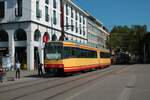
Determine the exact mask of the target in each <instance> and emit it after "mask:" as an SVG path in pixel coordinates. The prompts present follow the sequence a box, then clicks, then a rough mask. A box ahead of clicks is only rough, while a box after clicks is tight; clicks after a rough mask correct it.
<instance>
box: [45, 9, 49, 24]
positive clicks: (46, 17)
mask: <svg viewBox="0 0 150 100" xmlns="http://www.w3.org/2000/svg"><path fill="white" fill-rule="evenodd" d="M45 21H47V22H48V21H49V14H48V7H47V6H45Z"/></svg>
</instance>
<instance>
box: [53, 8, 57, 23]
mask: <svg viewBox="0 0 150 100" xmlns="http://www.w3.org/2000/svg"><path fill="white" fill-rule="evenodd" d="M53 24H54V25H56V24H57V16H56V11H55V10H53Z"/></svg>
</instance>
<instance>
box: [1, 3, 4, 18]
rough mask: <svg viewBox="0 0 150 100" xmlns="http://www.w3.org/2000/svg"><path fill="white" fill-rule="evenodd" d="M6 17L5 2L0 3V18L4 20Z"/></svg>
mask: <svg viewBox="0 0 150 100" xmlns="http://www.w3.org/2000/svg"><path fill="white" fill-rule="evenodd" d="M4 16H5V2H4V1H1V2H0V18H4Z"/></svg>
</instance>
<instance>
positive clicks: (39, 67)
mask: <svg viewBox="0 0 150 100" xmlns="http://www.w3.org/2000/svg"><path fill="white" fill-rule="evenodd" d="M42 67H43V64H42V63H40V64H39V65H38V75H39V76H40V75H43V71H42Z"/></svg>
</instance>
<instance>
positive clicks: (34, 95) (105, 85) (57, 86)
mask: <svg viewBox="0 0 150 100" xmlns="http://www.w3.org/2000/svg"><path fill="white" fill-rule="evenodd" d="M23 73H26V74H23ZM23 73H22V77H21V79H15V81H5V82H4V83H0V100H150V95H149V94H150V86H149V84H150V65H149V64H146V65H143V64H139V65H138V64H135V65H113V66H110V67H109V68H105V69H100V70H96V71H91V72H87V73H79V74H76V75H72V76H67V77H54V76H51V75H49V76H48V75H44V76H42V77H37V75H36V74H37V73H36V72H23Z"/></svg>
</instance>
